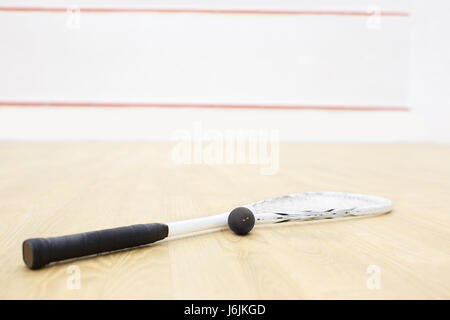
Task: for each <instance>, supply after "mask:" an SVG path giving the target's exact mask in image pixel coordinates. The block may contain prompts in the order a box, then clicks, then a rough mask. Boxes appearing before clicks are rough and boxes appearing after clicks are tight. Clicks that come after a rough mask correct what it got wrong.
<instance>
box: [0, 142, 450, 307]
mask: <svg viewBox="0 0 450 320" xmlns="http://www.w3.org/2000/svg"><path fill="white" fill-rule="evenodd" d="M173 147H174V144H172V143H147V142H133V143H125V142H122V143H120V142H110V143H108V142H82V143H76V142H66V143H63V142H57V143H56V142H54V143H43V142H41V143H38V142H36V143H28V142H1V143H0V222H1V223H0V243H1V248H0V298H2V299H17V298H20V299H22V298H23V299H55V298H57V299H74V298H81V299H116V298H119V299H135V298H136V299H198V298H202V299H228V298H231V299H372V298H373V299H421V298H424V299H444V298H446V299H449V298H450V273H449V270H450V208H449V204H448V201H449V200H450V146H445V145H423V144H282V145H281V146H280V153H279V156H280V167H279V172H278V173H277V174H274V175H261V174H260V167H259V166H257V165H209V166H208V165H175V164H173V163H172V161H171V150H172V149H173ZM306 191H347V192H356V193H367V194H373V195H378V196H384V197H387V198H390V199H391V200H392V201H393V203H394V211H393V212H392V213H390V214H388V215H384V216H379V217H372V218H365V219H352V220H345V221H342V220H341V221H325V222H308V223H294V224H284V225H283V224H281V225H277V226H270V227H256V228H255V229H254V230H253V231H252V232H251V234H250V235H248V236H246V237H239V236H236V235H234V234H233V233H232V232H231V231H228V230H221V231H218V232H207V233H203V234H198V235H193V236H189V237H187V238H183V239H172V240H165V241H163V242H161V243H158V244H154V245H151V246H148V247H144V248H140V249H137V250H133V251H126V252H118V253H113V254H109V255H105V256H101V257H96V258H88V259H84V260H79V261H72V262H70V263H63V264H57V265H54V266H50V267H48V268H44V269H41V270H38V271H31V270H28V269H27V268H26V267H25V265H24V264H23V261H22V253H21V245H22V241H23V240H25V239H27V238H31V237H41V236H42V237H48V236H58V235H65V234H71V233H77V232H85V231H91V230H98V229H103V228H109V227H116V226H123V225H130V224H136V223H148V222H170V221H175V220H180V219H187V218H194V217H202V216H206V215H211V214H215V213H220V212H224V211H226V210H229V209H232V208H234V207H236V206H239V205H241V204H245V203H248V202H252V201H255V200H260V199H264V198H271V197H274V196H279V195H284V194H289V193H294V192H306ZM74 265H75V268H79V269H77V270H79V272H80V287H79V289H77V288H76V287H75V288H73V286H70V285H69V286H68V285H67V284H68V281H69V284H70V283H73V282H70V281H71V279H73V276H74V274H73V273H72V274H71V273H70V272H71V271H72V270H74V269H73V268H74V267H73V266H74ZM71 277H72V278H71ZM378 280H379V281H378ZM373 281H375V282H373ZM374 283H375V287H374V285H373V284H374ZM368 284H369V285H368ZM371 284H372V285H371ZM376 284H379V287H377V286H376Z"/></svg>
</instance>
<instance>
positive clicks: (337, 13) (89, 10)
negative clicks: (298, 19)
mask: <svg viewBox="0 0 450 320" xmlns="http://www.w3.org/2000/svg"><path fill="white" fill-rule="evenodd" d="M76 9H79V10H80V11H81V12H86V13H145V12H147V13H209V14H265V15H332V16H371V15H374V14H375V13H374V12H366V11H336V10H264V9H248V10H245V9H189V8H185V9H181V8H180V9H171V8H166V9H164V8H76V7H67V8H65V7H58V8H55V7H0V11H10V12H67V11H68V10H76ZM376 14H379V15H380V16H394V17H408V16H409V13H408V12H402V11H380V12H377V13H376Z"/></svg>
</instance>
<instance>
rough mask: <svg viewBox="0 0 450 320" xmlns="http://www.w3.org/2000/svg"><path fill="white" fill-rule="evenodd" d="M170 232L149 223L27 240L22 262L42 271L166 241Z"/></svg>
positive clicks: (157, 224)
mask: <svg viewBox="0 0 450 320" xmlns="http://www.w3.org/2000/svg"><path fill="white" fill-rule="evenodd" d="M168 233H169V227H168V226H167V225H166V224H162V223H149V224H136V225H132V226H128V227H120V228H114V229H106V230H99V231H91V232H86V233H77V234H72V235H69V236H61V237H55V238H34V239H28V240H25V241H24V242H23V245H22V252H23V261H24V262H25V264H26V265H27V266H28V267H29V268H30V269H39V268H42V267H43V266H45V265H46V264H48V263H50V262H55V261H61V260H67V259H73V258H78V257H83V256H89V255H93V254H98V253H102V252H108V251H115V250H120V249H126V248H132V247H137V246H141V245H144V244H148V243H152V242H155V241H158V240H162V239H164V238H166V237H167V235H168Z"/></svg>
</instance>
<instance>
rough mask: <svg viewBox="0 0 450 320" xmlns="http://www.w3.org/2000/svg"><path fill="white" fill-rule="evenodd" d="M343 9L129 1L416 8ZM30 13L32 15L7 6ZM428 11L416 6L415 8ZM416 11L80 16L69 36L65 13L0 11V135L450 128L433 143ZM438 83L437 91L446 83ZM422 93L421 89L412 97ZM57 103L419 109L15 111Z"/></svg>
mask: <svg viewBox="0 0 450 320" xmlns="http://www.w3.org/2000/svg"><path fill="white" fill-rule="evenodd" d="M335 2H336V1H283V2H282V3H281V4H280V3H279V2H275V1H268V0H266V1H262V2H261V1H257V2H256V1H234V2H230V1H227V2H226V3H227V4H226V6H223V2H221V1H189V2H180V1H171V2H162V1H158V2H156V1H131V2H127V3H126V6H127V7H131V8H133V7H134V8H144V7H147V8H157V7H169V8H180V7H189V8H232V9H271V10H328V11H330V10H334V11H336V10H339V11H361V12H366V11H367V10H368V9H370V10H373V9H376V8H377V7H376V6H379V8H380V9H381V10H382V11H402V12H409V11H410V10H411V6H410V3H409V1H395V2H394V3H392V1H339V3H338V4H336V3H335ZM64 3H66V4H67V3H71V2H68V1H65V2H61V1H57V2H56V1H35V2H33V6H53V7H55V6H58V7H61V6H63V4H64ZM78 3H79V5H80V6H81V7H82V8H83V7H88V6H89V7H124V3H123V2H118V1H108V2H104V1H80V2H78ZM21 4H22V5H29V3H28V2H23V1H21V2H18V1H14V2H13V1H4V2H2V3H1V5H2V6H19V5H21ZM374 5H375V7H374ZM424 6H425V5H423V4H422V3H420V4H419V5H418V4H417V3H415V6H414V7H413V9H412V10H422V9H421V7H424ZM418 8H419V9H418ZM412 14H413V20H411V18H409V17H403V16H386V17H384V16H382V17H380V20H379V22H380V23H377V21H378V20H376V19H375V23H374V19H373V18H374V17H367V16H342V15H242V14H240V15H230V14H226V15H225V14H214V15H212V14H193V13H184V14H173V13H148V12H147V13H83V11H82V12H81V16H80V18H81V19H80V25H79V26H80V28H69V27H68V26H67V22H68V21H69V20H70V16H69V15H68V14H66V13H48V12H5V11H3V12H2V11H0V39H1V42H0V46H1V48H0V49H1V50H0V71H1V72H0V104H1V105H2V106H1V107H0V138H3V139H5V138H6V139H29V138H34V139H55V138H70V139H77V138H82V139H168V138H170V134H171V132H173V131H174V130H176V129H179V128H186V129H189V128H191V127H192V125H193V123H194V122H195V121H202V122H203V123H205V126H207V127H211V128H226V127H230V126H239V127H245V126H249V125H251V126H252V127H253V128H257V127H263V128H275V129H279V131H280V135H281V137H282V139H284V140H302V141H305V140H306V141H417V140H426V139H429V138H432V139H433V140H438V138H439V137H441V136H443V134H444V133H445V130H446V128H443V129H442V130H443V131H444V132H440V131H436V132H434V131H433V132H434V133H430V131H429V130H428V127H427V126H426V125H427V123H429V120H427V119H428V118H427V117H431V116H430V114H429V113H427V112H424V110H425V107H424V105H425V103H426V102H425V99H424V97H426V96H427V90H428V89H426V87H424V86H423V85H422V84H421V83H420V81H421V79H427V78H426V77H423V74H424V73H425V70H423V69H421V68H420V67H417V66H418V65H419V66H423V64H422V62H423V61H424V60H427V57H428V56H429V54H430V53H431V52H432V50H431V49H424V48H422V51H420V50H418V51H417V52H418V54H415V55H413V56H411V55H410V53H411V51H413V50H417V47H420V45H419V44H418V42H420V37H421V35H420V33H417V30H416V29H417V28H419V29H420V26H419V27H418V25H417V22H416V21H418V20H417V19H416V18H415V14H416V13H415V12H412ZM71 17H73V16H71ZM375 18H376V17H375ZM427 19H428V18H426V17H424V20H425V21H428V20H427ZM411 21H413V22H414V29H413V30H415V31H414V34H411V33H410V32H411ZM425 23H426V22H425ZM422 37H424V35H422ZM447 66H448V65H447ZM428 79H429V81H428V83H429V87H430V88H431V89H433V88H435V86H433V82H434V81H436V80H437V79H432V78H428ZM417 87H420V88H421V91H420V90H418V89H413V90H411V88H417ZM420 92H421V93H420ZM444 97H445V93H442V98H444ZM447 97H448V93H447ZM421 99H422V100H423V101H422V102H420V101H421ZM439 101H441V102H440V103H439V106H441V105H444V104H442V99H440V100H439ZM51 102H57V103H62V104H65V103H69V104H70V103H75V104H76V103H77V102H78V103H80V102H81V103H87V104H90V103H91V104H93V105H95V104H96V103H106V104H108V103H109V104H114V103H125V104H133V103H151V104H161V105H165V104H206V105H209V104H222V105H235V104H240V105H242V104H244V105H246V104H250V105H260V106H265V105H281V106H300V107H302V106H312V107H314V106H330V107H341V106H350V107H380V108H390V107H400V108H404V107H411V106H412V108H411V112H399V111H396V112H393V111H376V112H369V111H356V112H355V111H304V110H279V111H277V110H242V109H233V110H223V109H217V110H215V109H212V110H209V109H178V108H143V109H142V108H137V109H136V108H124V109H122V108H92V107H90V108H85V107H79V108H61V107H58V108H56V107H53V108H37V107H19V106H11V105H20V104H24V103H31V104H40V103H44V104H45V103H51ZM419 102H420V103H419ZM447 103H448V101H447ZM416 107H417V110H419V112H415V111H416ZM442 109H444V108H442ZM439 110H441V109H439ZM446 110H448V109H446ZM424 119H425V121H428V122H424ZM117 128H120V130H117ZM427 130H428V131H427Z"/></svg>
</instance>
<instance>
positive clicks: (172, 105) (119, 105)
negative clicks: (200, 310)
mask: <svg viewBox="0 0 450 320" xmlns="http://www.w3.org/2000/svg"><path fill="white" fill-rule="evenodd" d="M6 106H10V107H115V108H130V107H131V108H203V109H272V110H328V111H401V112H408V111H410V110H409V108H408V107H400V106H399V107H392V106H384V107H383V106H323V105H322V106H319V105H250V104H202V103H133V102H130V103H125V102H123V103H114V102H44V101H35V102H32V101H30V102H25V101H0V107H6Z"/></svg>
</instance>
